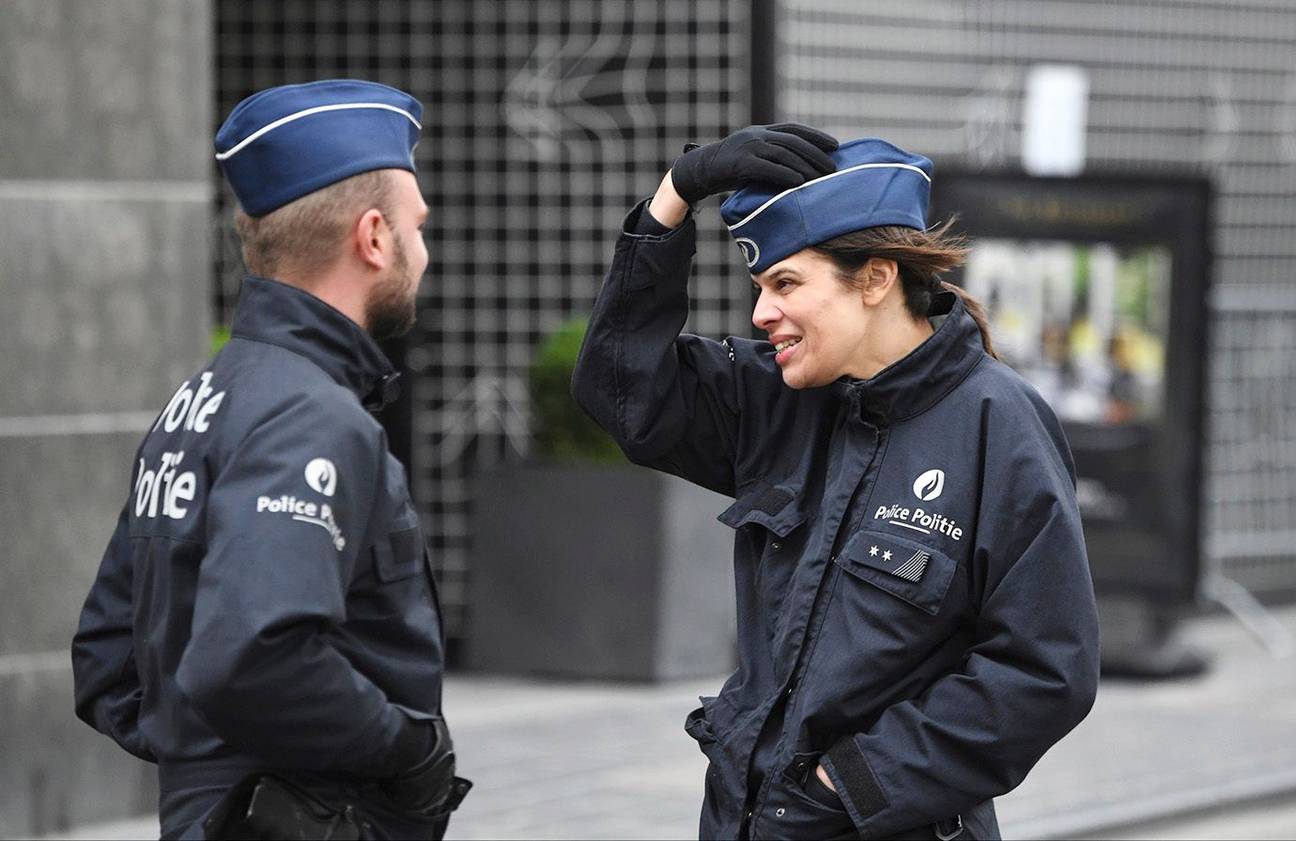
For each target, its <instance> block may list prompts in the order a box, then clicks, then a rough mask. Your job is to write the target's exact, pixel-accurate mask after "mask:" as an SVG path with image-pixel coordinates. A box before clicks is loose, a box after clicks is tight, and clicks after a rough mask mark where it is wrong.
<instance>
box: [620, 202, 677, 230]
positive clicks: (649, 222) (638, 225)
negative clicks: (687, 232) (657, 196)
mask: <svg viewBox="0 0 1296 841" xmlns="http://www.w3.org/2000/svg"><path fill="white" fill-rule="evenodd" d="M650 202H652V199H651V198H647V199H644V200H643V201H641V202H639V203H638V204H636V205H635V206H634V207H632V208H630V212H629V213H627V214H626V215H625V220H624V221H623V222H622V223H621V233H623V234H625V235H626V236H629V237H633V238H635V239H647V240H665V239H670V238H671V237H673V236H674V235H675V234H678V233H679V232H681V231H683V230H684V229H686V228H692V227H693V213H692V211H690V212H689V214H688V215H687V216H685V217H684V221H683V222H680V223H679V225H677V226H676V227H674V228H668V227H666V226H665V225H663V224H662V223H661V222H658V221H657V219H656V218H654V217H653V215H652V214H651V213H649V212H648V205H649V203H650Z"/></svg>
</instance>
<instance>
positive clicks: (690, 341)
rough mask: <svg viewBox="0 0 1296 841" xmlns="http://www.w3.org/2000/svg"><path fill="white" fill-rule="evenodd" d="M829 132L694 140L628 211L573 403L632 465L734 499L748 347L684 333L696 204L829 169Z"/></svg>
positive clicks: (778, 130)
mask: <svg viewBox="0 0 1296 841" xmlns="http://www.w3.org/2000/svg"><path fill="white" fill-rule="evenodd" d="M835 147H836V141H835V140H833V139H832V138H831V137H828V136H827V135H824V134H822V133H821V132H817V131H815V130H814V129H810V128H807V127H805V126H796V125H794V124H783V125H778V126H751V127H748V128H746V129H742V130H741V131H738V132H735V133H734V134H731V135H730V136H729V137H727V138H725V139H724V140H721V141H719V142H717V143H712V144H709V145H707V146H700V147H696V148H693V149H691V150H689V151H687V152H685V154H683V155H682V156H680V158H679V159H678V160H677V161H676V162H675V164H674V166H673V167H672V168H671V171H670V172H668V173H667V174H666V176H665V177H664V178H663V179H662V181H661V185H660V186H659V187H658V189H657V192H656V194H655V195H654V196H653V198H652V200H651V202H647V203H644V204H641V205H639V206H638V207H636V208H635V209H634V210H632V211H631V212H630V214H629V216H627V218H626V221H625V225H624V227H623V230H622V232H621V235H620V237H619V238H618V239H617V244H616V251H615V254H614V256H613V261H612V268H611V270H610V271H609V272H608V275H607V278H606V280H605V281H604V283H603V288H602V290H601V291H600V292H599V295H598V298H597V300H596V301H595V304H594V310H593V313H592V314H591V317H590V326H589V331H588V332H587V333H586V337H585V343H584V345H583V346H582V348H581V354H580V358H579V359H578V361H577V365H576V371H575V374H574V376H573V378H572V395H573V396H574V397H575V399H576V401H577V402H578V403H580V405H581V406H582V407H583V408H584V409H585V410H586V411H587V412H589V414H590V415H591V416H592V417H593V418H594V420H596V421H597V422H598V423H599V424H600V425H601V426H602V427H603V428H604V429H606V430H607V431H608V432H609V433H610V434H611V435H612V437H613V438H614V439H615V440H616V441H617V443H618V444H619V445H620V446H621V448H622V449H623V450H624V451H625V453H626V455H627V456H628V457H629V458H630V459H631V460H632V461H634V462H636V463H638V464H643V465H645V466H648V467H653V468H657V469H660V470H664V471H666V472H669V473H673V474H675V475H678V476H681V477H683V478H685V479H688V480H689V481H692V482H695V483H697V484H699V485H702V486H703V487H707V488H711V489H712V490H715V491H719V492H720V493H724V494H728V495H730V496H732V495H733V493H734V490H735V488H734V482H735V480H734V459H735V454H736V442H737V435H738V426H739V419H740V417H741V415H742V412H743V409H744V405H745V402H746V401H747V399H748V395H747V394H746V393H745V392H744V389H743V387H742V382H743V374H744V371H743V368H744V366H745V365H749V364H751V363H753V362H754V360H753V359H752V356H753V353H752V351H751V348H750V344H749V343H746V342H738V341H733V340H730V341H726V342H716V341H711V340H708V339H704V338H700V337H698V336H692V335H681V333H680V331H681V330H682V329H683V327H684V322H685V321H686V320H687V318H688V311H689V301H688V277H689V271H690V268H691V265H692V260H693V253H694V250H695V246H696V236H697V234H696V229H695V228H694V225H693V221H692V220H691V219H690V218H688V216H689V203H691V202H697V201H700V200H701V199H703V198H705V197H706V196H708V195H712V194H714V193H717V192H723V191H726V190H731V189H734V188H736V187H739V186H741V185H742V184H744V183H747V182H749V181H763V182H768V183H773V184H776V185H779V186H786V187H792V186H796V185H798V184H801V183H803V182H804V181H805V180H806V179H809V178H814V177H817V176H819V175H822V174H824V173H826V172H830V171H832V168H833V163H832V159H831V158H829V157H828V155H827V153H826V151H825V150H831V149H833V148H835Z"/></svg>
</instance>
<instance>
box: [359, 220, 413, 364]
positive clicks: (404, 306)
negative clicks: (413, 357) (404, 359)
mask: <svg viewBox="0 0 1296 841" xmlns="http://www.w3.org/2000/svg"><path fill="white" fill-rule="evenodd" d="M392 241H393V242H394V243H395V247H394V252H393V253H394V259H393V261H392V267H391V271H390V273H389V274H388V275H387V277H385V278H383V279H382V280H380V281H378V283H376V284H374V288H373V289H371V290H369V297H368V298H367V299H366V300H365V323H366V324H368V325H369V335H371V336H373V337H374V338H375V339H377V340H378V341H380V342H381V341H385V340H387V339H394V338H396V337H397V336H403V335H405V334H406V333H408V332H409V331H410V328H411V327H413V326H414V318H415V315H416V306H415V304H416V296H415V295H413V294H411V293H410V291H409V290H410V287H411V286H413V285H414V284H413V282H412V279H411V278H410V276H409V260H407V259H406V257H405V248H404V246H403V245H402V244H401V241H400V239H399V238H394V239H393V240H392ZM415 289H417V286H415Z"/></svg>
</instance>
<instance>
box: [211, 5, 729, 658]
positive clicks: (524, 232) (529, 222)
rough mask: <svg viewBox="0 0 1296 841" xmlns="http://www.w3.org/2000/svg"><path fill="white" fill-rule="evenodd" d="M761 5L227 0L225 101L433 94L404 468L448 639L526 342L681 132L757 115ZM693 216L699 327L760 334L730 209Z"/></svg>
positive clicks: (523, 412) (568, 293) (232, 281)
mask: <svg viewBox="0 0 1296 841" xmlns="http://www.w3.org/2000/svg"><path fill="white" fill-rule="evenodd" d="M749 9H750V3H749V0H653V1H652V2H649V0H635V2H632V1H631V0H539V2H528V1H527V0H499V1H498V2H489V1H488V0H487V1H485V2H483V0H477V1H476V2H470V0H408V2H401V3H396V2H371V0H295V1H294V0H286V2H282V3H245V2H237V0H218V2H217V3H216V4H215V11H216V33H217V38H216V54H217V73H216V78H217V83H218V91H217V109H216V110H217V113H218V114H219V115H220V116H221V117H223V115H224V114H226V113H228V111H229V109H230V108H232V107H233V105H234V104H235V103H237V102H238V100H239V99H241V98H242V97H244V96H247V95H248V94H250V93H251V92H253V91H255V90H258V89H260V88H263V87H267V86H270V85H275V84H283V83H290V82H299V81H306V80H310V79H318V78H329V77H335V76H357V77H361V78H368V79H372V80H375V81H380V82H385V83H387V84H391V85H394V86H396V87H401V88H403V89H405V90H408V91H410V92H411V93H413V94H414V95H415V96H417V97H418V98H419V99H420V100H422V102H423V103H424V106H425V109H426V110H425V119H424V123H425V131H424V140H423V142H422V143H421V144H420V145H419V147H418V149H417V153H416V154H417V159H418V163H419V166H420V169H421V171H422V182H423V188H424V195H425V198H426V200H427V202H428V204H429V206H430V208H431V216H430V221H429V224H428V226H427V239H428V249H429V252H430V255H431V262H430V265H429V270H428V277H427V279H426V281H425V282H424V285H423V290H422V293H421V296H422V297H421V300H420V314H419V320H418V326H417V327H416V328H415V331H414V333H413V334H412V335H411V338H410V351H409V355H408V359H407V362H408V364H409V367H410V368H411V370H412V371H413V373H414V375H415V376H414V378H413V379H414V382H413V383H412V387H413V389H414V430H413V453H412V459H413V465H412V471H411V472H412V475H411V483H412V490H413V493H414V496H415V500H416V504H417V505H418V506H419V508H420V513H421V515H422V517H423V525H424V531H425V533H426V534H427V536H428V539H429V542H430V544H431V548H432V552H433V558H434V561H435V562H436V564H437V566H438V569H439V573H440V583H441V600H442V605H443V608H444V611H445V615H446V630H447V635H448V637H449V638H450V640H451V644H452V646H453V645H454V644H455V643H456V642H458V641H459V640H462V638H463V637H464V634H465V633H466V631H467V627H468V622H470V621H471V617H469V616H468V614H467V591H466V585H467V580H468V576H469V575H470V573H471V545H470V544H471V535H470V534H469V514H470V505H471V493H472V485H473V477H474V476H475V475H476V474H477V473H478V472H479V471H482V470H486V469H490V468H492V467H493V466H496V465H498V464H501V463H504V462H507V461H509V460H512V459H516V458H518V457H520V455H521V454H524V453H525V452H526V451H527V448H528V445H529V429H528V395H527V385H526V371H527V366H528V364H529V362H530V360H531V357H532V353H533V350H534V348H535V346H536V345H537V343H538V342H539V341H540V340H541V339H542V337H543V336H545V335H546V334H547V333H548V332H549V331H551V330H553V329H554V328H555V327H557V326H558V325H560V324H562V323H563V322H564V321H565V320H566V319H568V318H569V317H571V316H572V315H574V314H580V313H584V312H587V311H588V309H589V306H590V304H591V302H592V300H593V297H594V294H595V292H596V291H597V289H598V286H599V284H600V282H601V279H602V273H603V271H604V270H605V268H606V265H607V262H608V260H609V259H610V256H611V250H612V242H613V240H614V238H615V235H616V231H617V230H618V228H619V226H620V222H621V219H622V217H623V215H624V214H625V212H626V210H628V209H629V208H630V206H631V205H632V204H633V203H634V202H636V201H637V200H638V199H640V198H642V197H643V196H645V195H648V194H650V193H651V192H652V191H653V190H654V189H655V188H656V185H657V181H658V179H659V178H660V176H661V174H662V173H663V172H665V169H666V167H667V166H668V165H669V163H670V161H671V159H672V158H673V155H674V154H675V153H677V152H678V151H679V149H680V147H681V146H682V144H683V143H684V142H685V141H687V140H691V139H694V138H696V137H703V138H708V137H716V136H719V135H722V134H724V133H726V132H728V131H730V130H732V129H733V128H736V127H739V126H741V125H744V124H745V123H746V122H748V119H747V117H748V114H749V111H750V102H749V95H748V87H747V84H746V79H747V72H746V60H747V54H748V39H749V35H748V14H749ZM213 177H216V175H215V172H214V171H213ZM218 180H219V179H218ZM222 190H223V191H224V192H222V193H221V196H220V199H219V205H218V211H219V213H218V219H219V221H218V232H219V233H218V237H219V242H220V244H221V247H220V248H218V249H217V252H218V254H217V258H216V266H215V271H216V276H217V287H218V291H217V297H218V305H219V307H220V308H221V311H222V313H223V314H224V315H225V316H226V317H228V314H229V312H230V311H231V309H232V305H233V302H234V294H235V293H236V292H237V288H238V283H239V279H240V277H241V275H242V271H243V269H242V263H241V259H240V257H239V254H238V247H237V240H236V238H235V237H234V235H233V232H232V230H231V229H230V226H229V222H228V218H227V216H228V213H227V210H226V209H227V208H228V207H230V206H232V204H231V201H232V199H231V197H230V195H229V194H228V191H225V188H224V187H222ZM699 227H700V235H699V245H698V258H697V260H696V263H695V265H696V267H697V275H698V278H697V282H696V283H695V285H694V287H693V294H694V316H693V319H692V322H691V323H690V325H689V329H691V330H694V331H695V332H700V333H703V334H708V335H717V336H718V335H723V334H728V333H746V332H747V331H748V330H749V329H750V324H749V322H748V319H749V317H750V298H749V295H748V284H747V283H746V280H745V278H746V275H745V273H743V272H742V271H741V264H739V263H738V261H737V259H736V258H735V256H734V252H733V250H732V246H731V245H730V244H729V241H728V237H727V235H726V234H725V232H724V229H723V227H722V226H721V225H720V222H719V219H718V218H717V214H715V213H714V212H711V213H705V214H702V215H701V216H700V217H699ZM500 527H501V528H507V524H504V523H502V524H500Z"/></svg>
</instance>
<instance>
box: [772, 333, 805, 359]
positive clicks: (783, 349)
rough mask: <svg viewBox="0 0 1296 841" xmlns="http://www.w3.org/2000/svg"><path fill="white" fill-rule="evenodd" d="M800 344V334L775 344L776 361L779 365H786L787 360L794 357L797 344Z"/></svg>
mask: <svg viewBox="0 0 1296 841" xmlns="http://www.w3.org/2000/svg"><path fill="white" fill-rule="evenodd" d="M799 344H801V337H800V336H792V337H791V338H787V339H784V340H782V341H780V342H778V343H777V344H775V345H774V350H775V351H776V353H775V355H774V361H775V362H777V363H778V364H779V365H786V364H787V361H788V360H789V359H791V358H792V354H793V353H794V352H795V351H796V348H797V345H799Z"/></svg>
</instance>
